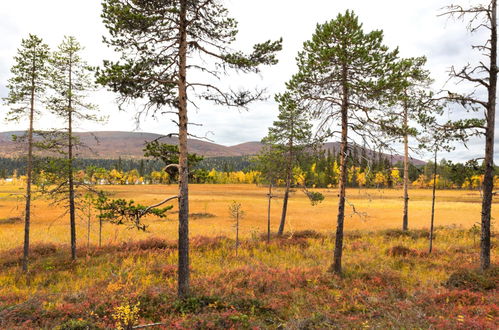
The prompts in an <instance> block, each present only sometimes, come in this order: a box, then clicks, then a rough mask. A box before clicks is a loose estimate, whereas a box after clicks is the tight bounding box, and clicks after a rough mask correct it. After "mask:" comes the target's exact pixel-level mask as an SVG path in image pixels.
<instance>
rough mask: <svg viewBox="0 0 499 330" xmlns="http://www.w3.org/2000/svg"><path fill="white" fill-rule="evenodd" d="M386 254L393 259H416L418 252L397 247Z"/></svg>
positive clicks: (400, 246)
mask: <svg viewBox="0 0 499 330" xmlns="http://www.w3.org/2000/svg"><path fill="white" fill-rule="evenodd" d="M386 254H387V255H389V256H392V257H415V256H417V255H418V252H417V251H416V250H413V249H409V248H408V247H405V246H402V245H397V246H394V247H392V248H390V249H388V251H386Z"/></svg>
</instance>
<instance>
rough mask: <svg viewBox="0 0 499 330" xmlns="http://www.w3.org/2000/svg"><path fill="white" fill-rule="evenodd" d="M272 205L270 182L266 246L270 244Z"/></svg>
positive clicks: (270, 186)
mask: <svg viewBox="0 0 499 330" xmlns="http://www.w3.org/2000/svg"><path fill="white" fill-rule="evenodd" d="M271 203H272V182H270V183H269V205H268V207H267V244H269V243H270V205H271Z"/></svg>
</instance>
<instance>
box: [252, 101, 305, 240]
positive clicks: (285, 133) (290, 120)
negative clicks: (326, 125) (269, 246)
mask: <svg viewBox="0 0 499 330" xmlns="http://www.w3.org/2000/svg"><path fill="white" fill-rule="evenodd" d="M275 99H276V101H277V102H278V103H279V116H278V119H277V120H276V121H274V124H273V126H272V127H270V128H269V133H268V135H267V136H266V137H265V138H264V139H263V140H262V142H263V143H264V144H267V145H269V146H270V147H271V148H273V149H275V150H276V151H277V154H278V155H281V157H283V158H284V160H283V162H282V164H284V167H285V170H284V178H283V179H284V180H285V184H286V188H285V191H284V199H283V204H282V214H281V222H280V225H279V231H278V232H277V234H278V235H279V236H282V234H283V233H284V226H285V224H286V214H287V209H288V199H289V190H290V188H291V181H292V179H293V167H294V166H295V165H296V164H297V158H298V156H299V155H300V154H301V153H302V152H303V151H304V149H305V148H306V147H307V146H308V145H310V140H311V137H312V125H311V124H310V123H309V122H308V118H307V114H306V112H305V111H303V109H301V108H299V106H298V103H297V102H296V101H295V100H294V99H293V95H292V94H291V93H290V92H285V93H284V94H279V95H276V97H275Z"/></svg>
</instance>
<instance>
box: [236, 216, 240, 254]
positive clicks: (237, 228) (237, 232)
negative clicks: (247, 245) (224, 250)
mask: <svg viewBox="0 0 499 330" xmlns="http://www.w3.org/2000/svg"><path fill="white" fill-rule="evenodd" d="M238 251H239V210H237V214H236V257H237V255H238Z"/></svg>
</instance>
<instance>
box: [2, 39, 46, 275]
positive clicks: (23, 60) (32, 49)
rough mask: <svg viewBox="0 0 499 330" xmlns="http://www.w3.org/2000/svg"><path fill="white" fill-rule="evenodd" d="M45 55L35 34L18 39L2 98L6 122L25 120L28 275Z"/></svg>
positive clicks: (25, 265) (25, 259)
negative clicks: (36, 129) (35, 136)
mask: <svg viewBox="0 0 499 330" xmlns="http://www.w3.org/2000/svg"><path fill="white" fill-rule="evenodd" d="M49 53H50V52H49V47H48V46H47V45H46V44H45V43H44V42H43V40H42V39H40V38H39V37H37V36H36V35H33V34H30V35H29V37H28V38H27V39H23V40H22V42H21V48H19V49H18V51H17V56H16V57H15V58H14V60H15V64H14V66H13V67H12V69H11V73H12V75H13V77H12V78H10V79H9V81H8V84H7V88H8V89H9V94H8V96H7V97H6V98H5V99H4V101H5V103H6V104H7V105H9V106H11V107H12V108H11V109H10V111H9V112H8V113H7V116H6V119H7V120H9V121H20V120H22V119H25V118H28V120H29V128H28V131H27V143H28V155H27V164H26V204H25V215H24V216H25V218H24V221H25V225H24V250H23V263H22V268H23V271H24V272H28V265H29V239H30V220H31V190H32V187H31V185H32V180H33V146H34V143H33V132H34V120H35V116H36V115H38V114H39V113H40V111H39V110H38V108H37V101H39V100H40V98H41V97H42V96H43V93H44V92H45V90H46V87H47V78H48V59H49Z"/></svg>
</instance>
